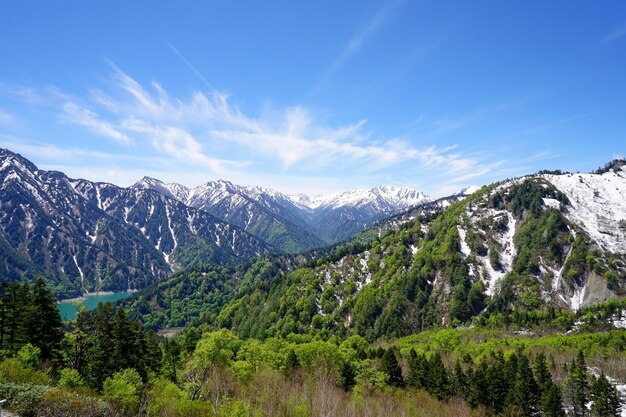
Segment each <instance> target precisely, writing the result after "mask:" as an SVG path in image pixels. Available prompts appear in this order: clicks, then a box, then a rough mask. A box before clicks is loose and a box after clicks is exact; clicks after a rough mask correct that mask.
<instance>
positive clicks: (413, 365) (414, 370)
mask: <svg viewBox="0 0 626 417" xmlns="http://www.w3.org/2000/svg"><path fill="white" fill-rule="evenodd" d="M427 377H428V361H427V360H426V358H425V357H424V355H418V354H417V352H415V349H411V352H410V357H409V378H408V381H407V382H408V384H409V385H410V386H412V387H414V388H426V378H427Z"/></svg>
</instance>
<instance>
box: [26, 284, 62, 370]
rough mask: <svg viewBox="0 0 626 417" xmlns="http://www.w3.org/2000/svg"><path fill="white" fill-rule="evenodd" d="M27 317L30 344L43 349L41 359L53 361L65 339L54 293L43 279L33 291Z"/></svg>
mask: <svg viewBox="0 0 626 417" xmlns="http://www.w3.org/2000/svg"><path fill="white" fill-rule="evenodd" d="M31 294H32V295H31V299H30V303H29V305H28V307H27V314H26V316H25V328H26V329H27V332H28V339H29V342H30V343H32V344H33V345H35V346H37V347H38V348H39V349H41V359H42V360H45V359H52V358H53V356H54V355H56V354H57V351H58V349H59V345H60V343H61V340H62V339H63V331H62V328H63V321H62V320H61V316H60V314H59V310H58V309H57V306H56V302H55V299H54V296H53V295H52V292H51V291H50V290H49V289H48V287H47V285H46V282H45V281H44V280H43V278H38V279H37V280H36V281H35V284H34V285H33V287H32V290H31Z"/></svg>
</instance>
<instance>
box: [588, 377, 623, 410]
mask: <svg viewBox="0 0 626 417" xmlns="http://www.w3.org/2000/svg"><path fill="white" fill-rule="evenodd" d="M591 399H592V400H593V405H592V406H591V415H592V416H594V417H618V416H619V415H620V411H621V403H620V395H619V392H618V391H617V389H616V388H615V387H614V386H613V384H611V383H610V382H609V380H608V379H607V378H606V376H604V373H603V374H602V375H600V377H599V378H598V379H596V380H595V381H594V383H593V386H592V388H591Z"/></svg>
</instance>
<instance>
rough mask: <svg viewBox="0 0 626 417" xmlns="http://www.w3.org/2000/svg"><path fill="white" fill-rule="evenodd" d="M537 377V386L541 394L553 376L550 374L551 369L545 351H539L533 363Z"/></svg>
mask: <svg viewBox="0 0 626 417" xmlns="http://www.w3.org/2000/svg"><path fill="white" fill-rule="evenodd" d="M533 370H534V374H535V379H536V380H537V386H538V387H539V395H541V394H542V393H543V391H544V390H545V389H546V388H548V385H549V384H551V383H552V377H551V376H550V370H548V364H547V362H546V356H545V355H544V354H543V352H539V354H537V357H536V358H535V363H534V365H533Z"/></svg>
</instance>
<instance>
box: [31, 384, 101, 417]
mask: <svg viewBox="0 0 626 417" xmlns="http://www.w3.org/2000/svg"><path fill="white" fill-rule="evenodd" d="M109 415H111V409H110V406H109V404H107V403H106V402H104V401H102V400H99V399H97V398H93V397H90V396H87V395H82V394H79V393H76V392H72V391H69V390H67V389H54V390H51V391H48V392H46V393H45V394H44V395H43V397H42V398H41V401H40V402H39V405H38V406H37V416H38V417H57V416H80V417H105V416H109Z"/></svg>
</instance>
